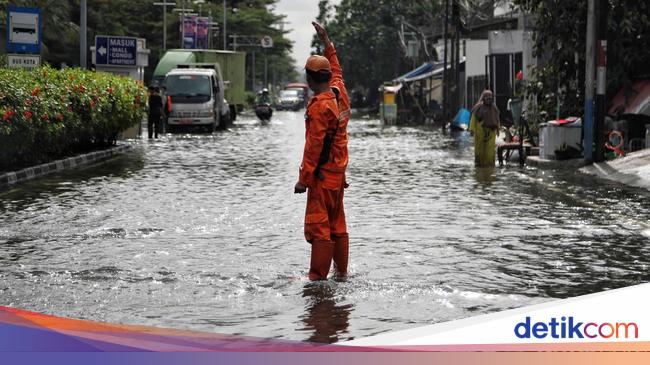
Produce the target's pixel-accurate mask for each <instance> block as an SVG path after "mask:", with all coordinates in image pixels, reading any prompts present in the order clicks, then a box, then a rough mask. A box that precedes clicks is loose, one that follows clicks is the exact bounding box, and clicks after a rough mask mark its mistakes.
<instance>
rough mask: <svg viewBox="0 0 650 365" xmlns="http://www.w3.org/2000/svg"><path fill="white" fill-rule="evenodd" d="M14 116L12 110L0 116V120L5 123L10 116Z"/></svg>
mask: <svg viewBox="0 0 650 365" xmlns="http://www.w3.org/2000/svg"><path fill="white" fill-rule="evenodd" d="M12 115H14V111H13V110H7V111H6V112H5V113H4V114H2V120H4V121H7V120H9V118H11V116H12Z"/></svg>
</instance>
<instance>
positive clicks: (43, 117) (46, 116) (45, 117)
mask: <svg viewBox="0 0 650 365" xmlns="http://www.w3.org/2000/svg"><path fill="white" fill-rule="evenodd" d="M41 120H50V116H49V115H47V114H43V115H41Z"/></svg>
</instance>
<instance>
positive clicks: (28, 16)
mask: <svg viewBox="0 0 650 365" xmlns="http://www.w3.org/2000/svg"><path fill="white" fill-rule="evenodd" d="M9 28H10V33H9V40H10V42H11V43H26V44H38V14H33V13H12V14H11V15H10V22H9Z"/></svg>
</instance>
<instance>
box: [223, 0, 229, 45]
mask: <svg viewBox="0 0 650 365" xmlns="http://www.w3.org/2000/svg"><path fill="white" fill-rule="evenodd" d="M227 21H228V20H227V18H226V0H223V49H224V50H227V49H228V36H227V35H226V22H227Z"/></svg>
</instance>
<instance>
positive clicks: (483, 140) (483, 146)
mask: <svg viewBox="0 0 650 365" xmlns="http://www.w3.org/2000/svg"><path fill="white" fill-rule="evenodd" d="M500 127H501V120H500V117H499V109H498V108H497V106H496V105H495V104H494V95H493V94H492V91H490V90H484V91H483V93H482V94H481V98H480V99H479V100H478V102H477V103H476V105H474V107H473V108H472V117H471V118H470V123H469V131H470V132H471V133H472V134H473V135H474V164H475V165H476V167H494V161H495V150H496V137H497V136H498V135H499V128H500Z"/></svg>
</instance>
